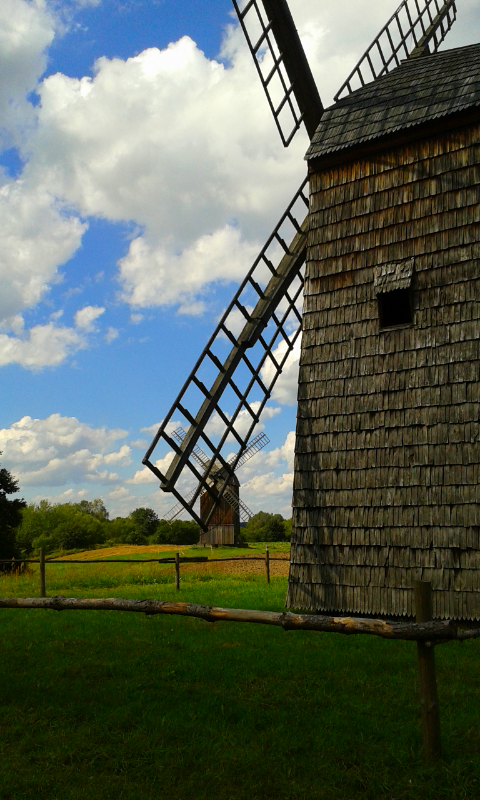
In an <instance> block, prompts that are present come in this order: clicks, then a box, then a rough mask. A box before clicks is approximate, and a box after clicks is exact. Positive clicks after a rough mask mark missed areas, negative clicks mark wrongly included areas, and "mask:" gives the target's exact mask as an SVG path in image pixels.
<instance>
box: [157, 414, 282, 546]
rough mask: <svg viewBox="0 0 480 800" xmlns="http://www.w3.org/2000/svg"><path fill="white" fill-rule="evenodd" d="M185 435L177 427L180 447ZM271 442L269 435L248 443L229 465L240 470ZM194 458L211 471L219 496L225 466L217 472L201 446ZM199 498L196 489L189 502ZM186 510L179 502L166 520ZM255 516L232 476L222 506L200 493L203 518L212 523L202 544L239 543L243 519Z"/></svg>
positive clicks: (210, 482)
mask: <svg viewBox="0 0 480 800" xmlns="http://www.w3.org/2000/svg"><path fill="white" fill-rule="evenodd" d="M185 436H186V433H185V431H184V429H183V428H181V427H179V428H176V430H174V431H173V433H172V438H173V440H174V441H176V442H177V443H178V444H180V445H181V444H182V442H183V440H184V439H185ZM269 442H270V440H269V438H268V436H266V435H265V434H264V433H259V434H257V436H254V437H253V439H251V441H250V442H248V444H247V446H246V449H245V450H244V451H243V453H242V455H241V457H240V458H239V459H237V457H236V456H232V457H231V458H230V459H229V461H228V462H227V463H228V464H229V465H231V464H233V463H234V462H235V467H234V469H235V470H238V469H239V468H240V467H241V466H242V465H243V464H245V462H246V461H248V460H249V459H250V458H252V456H254V455H256V454H257V453H258V452H259V451H260V450H262V449H263V448H264V447H265V445H267V444H269ZM192 457H193V458H194V459H195V461H196V463H197V464H198V465H199V467H200V468H201V469H203V470H204V472H208V479H207V480H208V485H209V488H210V490H211V492H212V493H213V494H214V495H215V493H216V492H217V491H218V489H217V486H222V485H223V483H224V479H225V471H224V469H223V467H221V466H217V465H214V467H213V469H211V470H210V469H209V467H210V459H209V458H208V456H207V455H206V453H204V452H203V450H201V449H200V447H198V445H196V446H195V447H194V449H193V451H192ZM197 496H198V491H197V488H195V489H193V490H192V491H191V492H190V494H189V495H187V498H186V499H187V502H188V501H191V500H192V499H193V498H194V497H197ZM214 504H215V505H214ZM213 505H214V513H213V515H211V514H210V511H211V509H212V506H213ZM184 510H185V509H184V505H183V503H177V505H175V506H174V507H173V508H171V509H170V511H168V512H167V514H166V515H165V520H166V521H167V522H172V521H173V520H174V519H175V518H176V517H178V515H179V514H181V512H182V511H184ZM252 516H253V515H252V512H251V511H250V509H249V508H248V507H247V506H246V505H245V503H244V502H243V501H242V500H241V498H240V482H239V480H238V478H237V476H236V475H229V481H228V483H227V485H226V487H225V488H224V490H223V494H222V497H221V498H220V501H219V502H218V503H217V502H216V497H215V500H214V499H213V498H212V496H211V494H210V493H209V492H207V491H203V492H201V493H200V519H201V520H208V521H207V522H206V523H205V524H206V525H207V531H206V532H204V531H202V533H201V534H200V544H236V543H237V542H238V537H239V533H240V520H241V521H242V522H248V520H249V519H250V518H251V517H252Z"/></svg>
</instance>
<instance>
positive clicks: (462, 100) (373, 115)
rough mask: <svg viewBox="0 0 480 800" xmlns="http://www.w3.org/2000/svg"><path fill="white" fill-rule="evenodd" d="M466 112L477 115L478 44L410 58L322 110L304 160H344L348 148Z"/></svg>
mask: <svg viewBox="0 0 480 800" xmlns="http://www.w3.org/2000/svg"><path fill="white" fill-rule="evenodd" d="M468 110H478V112H479V113H480V44H475V45H471V46H470V47H461V48H457V49H455V50H446V51H443V52H441V53H436V54H434V55H428V56H422V57H417V58H411V59H409V60H407V61H404V62H403V63H402V64H401V65H400V67H397V69H395V70H393V72H390V73H389V74H388V75H385V76H384V77H383V78H379V79H378V80H376V81H374V82H373V83H370V84H368V85H367V86H364V87H363V88H362V89H358V90H357V91H356V92H353V93H352V94H351V95H349V96H348V97H346V98H344V99H343V100H339V102H338V103H335V105H333V106H331V107H330V108H328V109H327V110H326V111H325V113H324V115H323V117H322V119H321V122H320V124H319V126H318V128H317V130H316V132H315V135H314V137H313V139H312V142H311V144H310V147H309V149H308V151H307V154H306V159H307V161H311V160H313V159H318V158H322V157H326V156H328V155H330V154H335V153H336V154H339V155H340V154H343V155H344V156H347V155H348V151H349V150H350V149H352V148H355V149H356V148H358V147H359V146H360V147H361V146H362V145H363V146H365V144H366V143H374V142H375V141H376V140H377V139H379V138H385V137H387V138H388V139H390V138H391V137H392V135H394V134H398V133H399V132H401V131H406V130H409V129H412V128H415V126H418V125H422V124H423V125H424V124H425V123H430V124H432V123H435V121H439V123H440V122H441V121H446V120H447V119H449V118H450V117H452V115H457V116H458V115H459V114H461V113H462V112H465V111H468ZM439 127H442V126H441V124H440V125H439ZM411 132H412V133H413V132H414V131H411Z"/></svg>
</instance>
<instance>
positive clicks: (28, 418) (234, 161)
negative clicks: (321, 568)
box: [0, 0, 480, 516]
mask: <svg viewBox="0 0 480 800" xmlns="http://www.w3.org/2000/svg"><path fill="white" fill-rule="evenodd" d="M396 5H397V3H396V2H395V0H393V2H392V0H382V1H381V2H380V1H379V2H376V3H372V2H371V0H325V1H324V2H322V3H318V2H311V0H292V2H291V8H292V12H293V15H294V18H295V20H296V23H297V26H298V29H299V33H300V35H301V37H302V41H303V43H304V47H305V49H306V52H307V55H308V57H309V60H310V63H311V65H312V69H313V72H314V74H315V77H316V79H317V82H318V85H319V88H320V91H321V94H322V98H323V100H324V103H325V104H329V103H330V102H331V98H332V96H333V94H334V92H335V90H336V89H337V88H338V86H339V85H340V84H341V83H342V81H343V79H344V78H345V77H346V75H347V74H348V72H349V71H350V69H351V68H352V67H353V66H354V64H355V63H356V61H357V59H358V58H359V56H360V55H361V54H362V52H363V51H364V50H365V48H366V47H367V46H368V44H369V42H370V40H371V39H372V38H373V36H374V35H375V34H376V32H377V31H378V30H379V29H380V27H381V26H382V25H383V24H384V23H385V22H386V20H387V19H388V17H389V15H390V14H391V13H392V12H393V10H394V9H395V7H396ZM458 10H459V20H458V22H457V24H456V26H455V28H454V31H452V33H451V34H450V36H449V38H448V40H447V43H446V45H447V46H449V47H453V46H459V45H463V44H468V43H471V42H476V41H478V40H479V33H480V31H479V28H480V25H479V16H480V15H479V12H478V4H477V2H476V0H475V1H474V0H459V2H458ZM231 11H232V6H231V3H230V0H203V2H202V3H199V2H198V1H197V2H191V1H190V0H183V2H182V3H179V2H178V0H148V1H147V0H124V2H122V1H121V0H120V1H119V0H63V1H62V0H56V1H55V2H53V0H51V1H50V0H2V4H1V7H0V165H1V168H2V172H1V173H0V206H1V209H0V228H2V230H1V235H0V276H1V281H2V286H3V291H2V293H1V295H0V374H1V387H2V391H1V403H0V450H2V451H3V456H2V465H3V466H6V467H7V468H9V469H11V470H12V472H13V473H14V474H15V475H16V476H17V477H18V478H19V480H20V484H21V489H22V494H23V495H24V496H25V497H26V498H27V499H28V500H31V501H38V500H39V499H40V498H42V497H48V498H50V499H51V500H52V501H54V502H66V501H76V500H78V499H81V498H84V497H86V498H94V497H99V496H100V497H102V498H103V499H104V501H105V503H106V505H107V507H108V508H109V510H110V512H111V514H112V516H114V515H116V514H122V515H123V514H127V513H129V512H130V511H131V510H132V509H133V508H135V507H136V506H138V505H149V506H151V507H153V508H155V509H156V510H157V511H158V512H159V513H160V514H161V513H162V512H164V511H166V510H167V509H168V507H169V506H170V505H171V500H170V498H169V497H168V496H166V495H165V494H164V493H162V492H160V491H159V490H158V487H157V485H156V483H155V481H153V479H152V478H151V477H150V474H147V472H146V471H145V470H144V469H143V468H142V465H141V458H142V456H143V453H144V451H145V449H146V446H147V444H148V443H149V442H150V440H151V438H152V436H153V432H154V430H155V426H156V425H157V424H158V423H159V422H160V420H161V419H162V418H163V417H164V416H165V414H166V412H167V411H168V409H169V407H170V405H171V403H172V401H173V400H174V398H175V396H176V394H177V392H178V391H179V389H180V388H181V385H182V383H183V381H184V379H185V378H186V376H187V375H188V373H189V371H190V369H191V368H192V366H193V364H194V363H195V361H196V359H197V357H198V355H199V354H200V352H201V349H202V348H203V346H204V344H205V343H206V341H207V339H208V337H209V335H210V333H211V332H212V330H213V328H214V327H215V323H216V320H217V318H218V316H219V314H220V313H221V311H222V309H224V308H225V306H226V305H227V303H228V301H229V299H230V297H231V295H232V294H233V292H234V290H235V287H236V285H237V284H238V282H239V281H240V280H241V278H242V276H243V275H244V274H245V273H246V271H247V270H248V268H249V267H250V265H251V262H252V261H253V259H254V257H255V255H256V254H257V252H258V251H259V249H260V248H261V246H262V244H263V242H264V240H265V239H266V237H267V235H268V234H269V232H270V230H271V228H272V227H273V225H274V223H275V222H276V220H277V218H278V217H279V216H280V214H281V212H282V211H283V209H284V207H285V206H286V205H287V203H288V202H289V200H290V198H291V196H292V195H293V193H294V191H295V190H296V188H297V187H298V185H299V183H300V181H301V180H302V177H303V175H304V174H305V165H304V161H303V154H304V152H305V150H306V146H307V140H306V137H305V135H304V134H299V135H298V136H297V137H296V138H295V140H294V142H293V143H292V145H291V146H290V148H289V149H288V150H284V149H283V147H282V145H281V143H280V141H279V139H278V135H277V132H276V129H275V127H274V124H273V121H272V120H271V119H270V116H269V112H268V108H267V104H266V101H265V98H264V96H263V94H262V90H261V88H260V87H259V85H258V80H257V76H256V73H255V70H254V68H253V66H252V64H251V63H250V56H249V53H248V52H247V50H246V47H245V44H244V42H243V39H242V35H241V32H240V31H239V30H238V28H237V26H236V24H235V19H234V17H233V16H232V13H231ZM296 368H297V361H296V360H295V358H294V359H293V360H292V361H291V362H290V364H289V366H288V369H287V371H286V374H285V378H284V380H283V384H282V386H281V387H280V388H281V391H280V392H279V393H278V394H277V397H276V399H275V398H274V400H273V402H272V403H271V404H270V411H269V412H268V413H267V414H266V417H265V419H264V420H263V427H264V430H265V432H266V433H267V435H268V436H269V438H270V439H271V445H270V447H269V448H268V449H266V450H265V451H263V452H262V453H261V454H259V455H258V456H257V457H256V458H255V459H252V461H251V462H249V463H248V465H246V466H245V467H244V472H243V474H241V475H240V478H241V480H242V484H243V497H244V500H245V502H246V503H247V504H248V505H249V506H250V507H251V508H252V510H253V511H257V510H259V509H260V508H262V509H264V510H268V511H281V512H282V513H283V514H284V515H285V516H287V515H289V506H290V498H291V484H292V472H293V445H294V436H293V430H294V426H295V375H296ZM158 455H159V457H163V456H166V455H167V453H166V451H162V452H161V453H159V454H158Z"/></svg>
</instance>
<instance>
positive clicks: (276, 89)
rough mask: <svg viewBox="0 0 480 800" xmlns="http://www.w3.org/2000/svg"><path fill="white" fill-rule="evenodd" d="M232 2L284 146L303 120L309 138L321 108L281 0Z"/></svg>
mask: <svg viewBox="0 0 480 800" xmlns="http://www.w3.org/2000/svg"><path fill="white" fill-rule="evenodd" d="M233 5H234V6H235V11H236V12H237V16H238V19H239V22H240V25H241V27H242V30H243V32H244V34H245V38H246V40H247V44H248V47H249V49H250V52H251V54H252V57H253V60H254V63H255V66H256V68H257V71H258V75H259V77H260V81H261V83H262V86H263V88H264V90H265V94H266V96H267V100H268V104H269V106H270V109H271V111H272V114H273V117H274V120H275V123H276V125H277V128H278V132H279V134H280V137H281V139H282V142H283V145H284V147H288V145H289V144H290V142H291V141H292V139H293V137H294V136H295V134H296V132H297V131H298V129H299V128H300V127H301V125H302V122H303V123H304V124H305V127H306V129H307V133H308V135H309V137H310V139H311V138H312V136H313V134H314V133H315V130H316V128H317V125H318V123H319V122H320V118H321V116H322V114H323V106H322V101H321V100H320V95H319V93H318V89H317V87H316V85H315V81H314V79H313V75H312V72H311V70H310V66H309V64H308V61H307V58H306V56H305V51H304V49H303V47H302V43H301V42H300V37H299V35H298V33H297V29H296V27H295V24H294V22H293V19H292V15H291V13H290V9H289V7H288V5H287V2H286V0H250V1H249V2H247V3H246V4H244V5H243V8H242V9H240V4H239V3H238V2H237V0H233Z"/></svg>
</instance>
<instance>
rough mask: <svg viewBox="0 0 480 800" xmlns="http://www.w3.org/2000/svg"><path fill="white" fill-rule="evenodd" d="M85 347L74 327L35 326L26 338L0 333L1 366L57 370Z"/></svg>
mask: <svg viewBox="0 0 480 800" xmlns="http://www.w3.org/2000/svg"><path fill="white" fill-rule="evenodd" d="M83 347H86V342H85V340H84V339H83V338H82V337H81V336H80V335H79V334H78V333H77V331H75V330H74V329H73V328H63V327H56V326H55V325H54V324H53V323H52V322H49V323H48V324H47V325H35V326H34V327H33V328H30V330H29V331H28V333H27V334H26V336H25V338H19V337H17V336H7V335H6V334H4V333H2V334H0V366H5V365H6V364H20V366H22V367H26V368H27V369H31V370H38V369H42V368H43V367H56V366H58V364H61V363H62V362H63V361H64V360H65V359H66V358H67V356H68V355H70V354H71V353H73V352H75V351H76V350H79V349H80V348H83Z"/></svg>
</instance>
